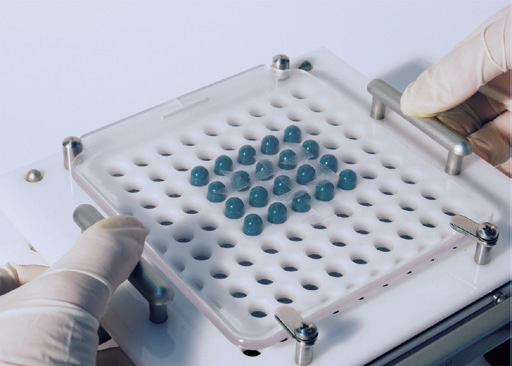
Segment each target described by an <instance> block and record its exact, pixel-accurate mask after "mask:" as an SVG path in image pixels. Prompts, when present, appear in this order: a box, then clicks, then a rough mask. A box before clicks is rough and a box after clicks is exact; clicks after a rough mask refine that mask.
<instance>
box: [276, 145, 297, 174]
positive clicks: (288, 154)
mask: <svg viewBox="0 0 512 366" xmlns="http://www.w3.org/2000/svg"><path fill="white" fill-rule="evenodd" d="M278 165H279V168H281V169H284V170H292V169H295V167H296V166H297V154H296V153H295V151H293V150H290V149H286V150H283V151H281V153H280V154H279V163H278Z"/></svg>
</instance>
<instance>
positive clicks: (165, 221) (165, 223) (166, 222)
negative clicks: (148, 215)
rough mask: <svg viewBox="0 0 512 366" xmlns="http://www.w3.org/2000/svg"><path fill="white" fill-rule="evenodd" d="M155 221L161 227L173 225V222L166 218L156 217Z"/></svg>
mask: <svg viewBox="0 0 512 366" xmlns="http://www.w3.org/2000/svg"><path fill="white" fill-rule="evenodd" d="M156 221H157V222H158V223H159V224H160V225H162V226H171V225H172V224H174V220H172V219H171V218H170V217H167V216H158V217H157V219H156Z"/></svg>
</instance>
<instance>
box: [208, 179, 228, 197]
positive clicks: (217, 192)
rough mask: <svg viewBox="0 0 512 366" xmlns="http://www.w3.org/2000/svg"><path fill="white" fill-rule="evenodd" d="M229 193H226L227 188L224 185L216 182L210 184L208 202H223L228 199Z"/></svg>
mask: <svg viewBox="0 0 512 366" xmlns="http://www.w3.org/2000/svg"><path fill="white" fill-rule="evenodd" d="M226 196H227V193H226V186H225V185H224V183H222V182H219V181H215V182H212V183H210V185H209V186H208V193H207V196H206V198H208V201H210V202H222V201H224V200H225V199H226Z"/></svg>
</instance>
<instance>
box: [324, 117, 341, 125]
mask: <svg viewBox="0 0 512 366" xmlns="http://www.w3.org/2000/svg"><path fill="white" fill-rule="evenodd" d="M325 122H327V123H328V124H330V125H331V126H341V125H342V124H343V119H342V118H341V117H340V116H337V115H329V116H326V117H325Z"/></svg>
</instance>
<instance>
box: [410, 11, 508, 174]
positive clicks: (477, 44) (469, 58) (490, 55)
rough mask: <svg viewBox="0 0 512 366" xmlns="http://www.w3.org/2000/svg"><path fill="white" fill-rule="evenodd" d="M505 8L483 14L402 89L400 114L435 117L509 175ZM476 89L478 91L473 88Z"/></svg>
mask: <svg viewBox="0 0 512 366" xmlns="http://www.w3.org/2000/svg"><path fill="white" fill-rule="evenodd" d="M510 12H511V6H507V7H506V8H504V9H502V10H501V11H499V12H498V13H496V14H495V15H494V16H492V17H491V18H489V19H488V20H487V21H486V22H485V23H483V24H482V25H481V26H480V27H479V28H477V29H476V30H475V31H474V32H473V33H472V34H471V35H470V36H469V37H468V38H466V39H465V40H464V41H463V42H461V43H460V44H459V45H458V46H457V47H455V48H454V49H453V50H452V51H451V52H449V53H448V54H447V55H446V56H444V57H443V58H442V59H441V60H440V61H439V62H438V63H437V64H435V65H434V66H432V67H430V68H429V69H427V70H426V71H424V72H423V73H422V74H421V75H420V76H419V77H418V79H417V80H416V81H415V82H413V83H411V84H410V85H409V86H408V87H407V89H406V90H405V92H404V94H403V96H402V100H401V107H402V111H403V113H404V114H406V115H410V116H416V117H432V116H436V117H437V118H438V119H439V120H441V121H442V122H443V123H445V124H447V125H449V126H450V127H452V128H453V129H454V130H456V131H457V132H459V133H460V134H462V135H463V136H465V137H468V139H469V140H470V141H471V144H472V145H473V151H474V152H475V153H476V154H478V155H479V156H480V157H482V158H483V159H485V160H487V161H488V162H489V163H491V164H492V165H494V166H500V165H501V167H499V168H500V170H502V171H503V172H504V173H506V174H507V175H508V176H510V160H509V159H510V140H511V138H510V132H511V126H510V124H511V114H510V109H511V106H510V100H511V94H510V68H511V56H510V41H511V40H510ZM477 91H478V92H477Z"/></svg>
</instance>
